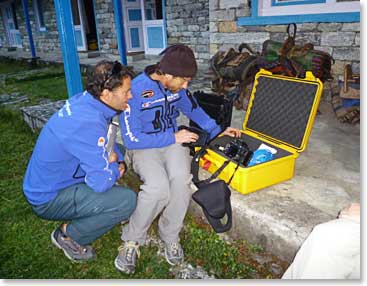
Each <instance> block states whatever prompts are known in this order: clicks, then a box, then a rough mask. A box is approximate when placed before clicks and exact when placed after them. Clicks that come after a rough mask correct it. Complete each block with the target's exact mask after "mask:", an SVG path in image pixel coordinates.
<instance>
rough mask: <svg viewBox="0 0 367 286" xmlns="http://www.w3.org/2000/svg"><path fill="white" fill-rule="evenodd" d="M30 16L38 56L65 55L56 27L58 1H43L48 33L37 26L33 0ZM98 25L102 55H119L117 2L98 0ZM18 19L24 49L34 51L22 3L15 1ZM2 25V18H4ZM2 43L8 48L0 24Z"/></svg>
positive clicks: (29, 11)
mask: <svg viewBox="0 0 367 286" xmlns="http://www.w3.org/2000/svg"><path fill="white" fill-rule="evenodd" d="M27 3H28V13H29V18H30V24H31V28H32V36H33V42H34V45H35V48H36V54H37V53H46V54H47V53H50V54H59V55H61V47H60V41H59V32H58V29H57V24H56V13H55V5H54V1H42V5H43V6H42V8H43V18H44V22H45V27H46V31H39V29H38V28H37V25H36V20H35V15H34V9H33V1H31V0H28V1H27ZM95 5H96V11H97V13H96V25H97V30H98V32H99V39H100V45H101V46H100V52H101V53H105V54H115V55H116V54H118V48H117V40H116V33H115V18H114V14H113V3H112V1H110V0H96V2H95ZM15 7H16V18H17V22H18V26H19V32H20V34H21V35H22V40H23V50H24V51H30V46H29V39H28V34H27V30H26V24H25V19H24V11H23V7H22V1H21V0H16V1H15ZM0 21H1V22H2V15H0ZM0 43H2V46H3V47H7V46H8V43H7V42H6V37H5V30H4V27H3V25H2V24H1V25H0Z"/></svg>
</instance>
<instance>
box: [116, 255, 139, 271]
mask: <svg viewBox="0 0 367 286" xmlns="http://www.w3.org/2000/svg"><path fill="white" fill-rule="evenodd" d="M114 264H115V267H116V269H117V270H119V271H121V272H122V273H125V274H133V273H134V272H135V270H134V271H131V270H128V269H124V268H121V267H120V265H118V263H117V257H116V258H115V261H114Z"/></svg>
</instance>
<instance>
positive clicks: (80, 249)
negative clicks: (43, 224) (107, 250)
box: [51, 227, 96, 262]
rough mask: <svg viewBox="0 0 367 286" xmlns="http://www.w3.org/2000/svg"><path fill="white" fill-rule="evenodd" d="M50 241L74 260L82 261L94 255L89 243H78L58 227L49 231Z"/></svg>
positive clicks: (92, 257)
mask: <svg viewBox="0 0 367 286" xmlns="http://www.w3.org/2000/svg"><path fill="white" fill-rule="evenodd" d="M51 241H52V243H53V244H54V245H55V246H56V247H58V248H60V249H61V250H63V251H64V253H65V255H66V257H67V258H69V259H70V260H72V261H74V262H84V261H87V260H91V259H94V258H95V257H96V254H95V252H94V250H93V248H92V247H91V246H90V245H86V246H84V245H80V244H79V243H77V242H76V241H74V240H72V239H71V238H70V237H68V236H67V235H66V234H65V233H64V232H63V231H62V230H61V228H60V227H58V228H57V229H55V230H54V231H53V232H52V233H51Z"/></svg>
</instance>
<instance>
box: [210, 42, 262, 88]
mask: <svg viewBox="0 0 367 286" xmlns="http://www.w3.org/2000/svg"><path fill="white" fill-rule="evenodd" d="M244 48H245V49H246V50H247V51H243V49H244ZM258 56H259V54H258V53H256V54H255V53H254V52H253V51H252V50H251V48H250V47H249V46H248V45H247V44H241V45H240V46H239V47H238V51H236V50H235V49H234V48H230V49H229V50H228V51H218V52H217V53H216V54H215V55H214V56H213V57H212V58H211V59H210V61H209V63H210V67H211V69H212V71H213V72H214V79H213V80H212V90H213V91H214V92H216V93H218V95H226V94H228V93H229V92H230V91H232V90H233V89H234V88H237V87H239V86H245V85H247V84H248V83H250V82H251V81H253V79H254V77H255V74H256V72H257V71H258V68H257V58H258ZM240 89H241V88H240Z"/></svg>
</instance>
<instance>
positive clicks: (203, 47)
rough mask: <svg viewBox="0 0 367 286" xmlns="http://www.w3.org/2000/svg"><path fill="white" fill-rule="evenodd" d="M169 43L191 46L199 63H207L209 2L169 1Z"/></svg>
mask: <svg viewBox="0 0 367 286" xmlns="http://www.w3.org/2000/svg"><path fill="white" fill-rule="evenodd" d="M166 16H167V33H168V43H169V44H174V43H183V44H187V45H189V46H190V47H191V48H192V49H193V50H194V52H195V57H196V59H197V61H198V63H199V64H200V63H203V62H207V61H208V59H209V57H210V54H209V39H210V35H209V2H208V1H207V0H196V1H195V0H167V1H166Z"/></svg>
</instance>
